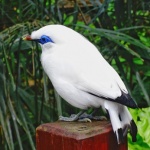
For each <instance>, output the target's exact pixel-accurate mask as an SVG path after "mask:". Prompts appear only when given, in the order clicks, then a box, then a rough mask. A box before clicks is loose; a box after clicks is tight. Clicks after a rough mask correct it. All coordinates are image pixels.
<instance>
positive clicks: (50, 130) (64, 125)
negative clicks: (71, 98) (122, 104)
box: [36, 121, 128, 150]
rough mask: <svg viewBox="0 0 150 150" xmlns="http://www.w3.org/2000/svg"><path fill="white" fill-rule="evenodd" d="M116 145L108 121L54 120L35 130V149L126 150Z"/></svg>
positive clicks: (125, 143) (123, 145)
mask: <svg viewBox="0 0 150 150" xmlns="http://www.w3.org/2000/svg"><path fill="white" fill-rule="evenodd" d="M127 149H128V148H127V138H125V141H124V143H123V144H120V145H118V144H117V140H116V137H115V135H114V133H113V130H112V127H111V124H110V122H108V121H94V122H91V123H89V122H87V123H82V122H59V121H58V122H54V123H47V124H43V125H40V126H39V127H37V130H36V150H127Z"/></svg>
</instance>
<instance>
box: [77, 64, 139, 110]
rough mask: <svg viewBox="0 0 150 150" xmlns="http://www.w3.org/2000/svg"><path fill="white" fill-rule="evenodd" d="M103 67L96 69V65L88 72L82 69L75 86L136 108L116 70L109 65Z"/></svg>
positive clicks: (94, 94) (97, 95)
mask: <svg viewBox="0 0 150 150" xmlns="http://www.w3.org/2000/svg"><path fill="white" fill-rule="evenodd" d="M105 65H107V64H105ZM89 67H90V65H89ZM87 68H88V67H87ZM103 68H105V67H103ZM103 68H101V69H100V70H98V67H96V69H95V68H94V67H92V68H90V72H89V71H88V69H86V70H84V71H83V72H82V73H81V74H80V77H79V78H78V81H79V82H78V85H77V88H80V90H83V91H84V92H87V93H89V94H91V95H93V96H96V97H99V98H102V99H105V100H109V101H114V102H117V103H120V104H123V105H126V106H128V107H131V108H137V105H136V104H135V102H134V101H133V99H132V98H131V96H130V95H129V94H128V91H127V89H126V87H125V85H124V83H123V82H122V80H121V79H120V77H119V75H118V74H117V73H116V71H115V70H114V69H113V68H112V67H111V66H109V65H107V66H106V68H107V70H106V69H103Z"/></svg>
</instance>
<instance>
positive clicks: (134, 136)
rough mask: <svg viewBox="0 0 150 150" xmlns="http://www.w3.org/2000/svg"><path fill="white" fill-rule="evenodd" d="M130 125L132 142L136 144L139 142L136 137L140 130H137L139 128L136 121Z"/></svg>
mask: <svg viewBox="0 0 150 150" xmlns="http://www.w3.org/2000/svg"><path fill="white" fill-rule="evenodd" d="M130 125H131V133H130V134H131V136H132V142H136V141H137V139H136V135H137V132H138V129H137V126H136V124H135V122H134V120H131V122H130Z"/></svg>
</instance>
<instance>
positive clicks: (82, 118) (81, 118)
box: [79, 108, 107, 122]
mask: <svg viewBox="0 0 150 150" xmlns="http://www.w3.org/2000/svg"><path fill="white" fill-rule="evenodd" d="M98 110H99V108H95V109H94V110H93V112H92V113H91V114H87V113H83V114H82V115H80V116H79V121H82V122H87V121H89V122H91V120H98V121H102V120H107V118H106V117H105V116H94V114H95V113H96V112H97V111H98Z"/></svg>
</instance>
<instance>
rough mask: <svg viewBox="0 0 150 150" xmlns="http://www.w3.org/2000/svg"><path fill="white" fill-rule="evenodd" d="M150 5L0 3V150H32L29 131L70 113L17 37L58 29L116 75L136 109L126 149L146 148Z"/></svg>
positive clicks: (113, 0)
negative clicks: (96, 53)
mask: <svg viewBox="0 0 150 150" xmlns="http://www.w3.org/2000/svg"><path fill="white" fill-rule="evenodd" d="M149 9H150V2H149V1H148V0H144V1H142V0H136V1H132V0H94V1H92V0H70V1H69V0H64V1H62V0H28V1H23V0H18V1H11V0H7V1H6V0H0V12H1V15H0V16H1V17H0V68H1V69H0V139H1V140H0V141H1V142H0V149H4V150H14V149H20V150H23V149H24V150H28V149H33V150H34V149H35V128H36V127H37V126H38V125H39V124H41V123H45V122H53V121H55V120H57V119H58V116H59V115H62V114H63V115H66V116H67V115H69V114H71V113H76V112H77V111H78V109H76V108H72V107H71V106H70V105H68V104H67V103H66V102H65V101H62V100H61V98H60V97H59V96H58V94H57V93H56V91H55V90H54V89H53V87H52V84H51V83H50V82H49V80H48V78H47V76H46V75H45V73H44V72H43V70H42V68H41V63H40V54H41V49H40V47H39V46H38V45H37V44H36V43H32V42H24V41H22V36H24V35H25V34H30V33H31V32H32V31H33V30H36V29H39V28H40V27H42V26H44V25H47V24H64V25H66V26H69V27H71V28H73V29H74V30H76V31H78V32H80V33H81V34H83V35H84V36H86V37H87V38H88V39H89V40H90V41H91V42H93V43H94V44H95V45H96V46H97V47H98V48H99V50H100V52H101V53H102V54H103V56H104V57H105V58H106V59H107V61H108V62H109V63H110V64H111V65H112V66H113V67H114V68H115V69H116V70H117V72H118V73H119V74H120V76H121V77H122V79H123V81H124V82H125V84H126V86H127V88H128V90H129V92H130V93H131V95H132V97H133V98H134V99H135V101H136V102H137V103H138V106H139V108H142V109H138V110H132V109H130V112H131V113H132V115H133V117H134V120H135V121H136V123H137V125H138V129H139V133H138V141H137V142H136V143H132V142H131V137H130V136H129V137H128V141H129V149H130V150H135V149H137V150H141V149H142V150H148V149H150V133H149V131H150V130H149V124H150V120H149V114H150V113H149V112H150V108H149V105H150V98H149V97H150V92H149V91H150V68H149V66H150V28H149V26H150V12H149Z"/></svg>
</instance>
